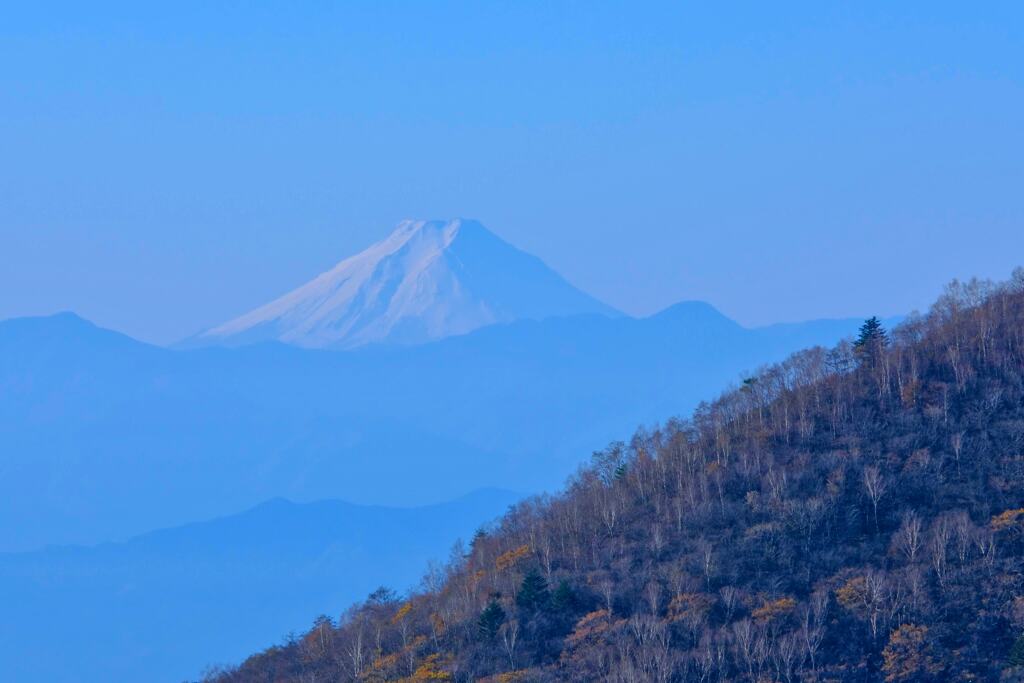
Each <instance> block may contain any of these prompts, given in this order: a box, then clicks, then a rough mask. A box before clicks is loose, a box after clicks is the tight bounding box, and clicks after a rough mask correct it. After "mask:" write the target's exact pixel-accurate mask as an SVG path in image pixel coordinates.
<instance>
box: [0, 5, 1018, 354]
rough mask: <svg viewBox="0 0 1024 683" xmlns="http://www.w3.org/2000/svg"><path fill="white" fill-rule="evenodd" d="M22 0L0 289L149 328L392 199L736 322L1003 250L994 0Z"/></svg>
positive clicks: (645, 299)
mask: <svg viewBox="0 0 1024 683" xmlns="http://www.w3.org/2000/svg"><path fill="white" fill-rule="evenodd" d="M20 5H21V6H11V7H8V8H6V9H5V13H4V19H3V21H2V22H0V157H2V159H3V162H2V163H0V318H3V317H10V316H16V315H28V314H41V313H49V312H53V311H57V310H65V309H71V310H75V311H77V312H79V313H80V314H82V315H84V316H86V317H88V318H91V319H93V320H95V321H96V322H99V323H101V324H104V325H107V326H111V327H114V328H116V329H119V330H122V331H125V332H128V333H129V334H132V335H134V336H137V337H139V338H142V339H146V340H150V341H156V342H167V341H172V340H175V339H177V338H180V337H183V336H186V335H188V334H190V333H192V332H195V331H197V330H198V329H200V328H203V327H206V326H209V325H212V324H214V323H217V322H220V321H222V320H224V319H226V318H229V317H232V316H234V315H236V314H238V313H241V312H243V311H244V310H247V309H248V308H251V307H253V306H255V305H257V304H260V303H263V302H264V301H266V300H268V299H269V298H271V297H274V296H276V295H278V294H281V293H283V292H284V291H286V290H288V289H290V288H291V287H294V286H295V285H298V284H300V283H301V282H304V281H305V280H307V279H309V278H310V277H312V276H313V275H315V274H317V273H318V272H320V271H322V270H324V269H326V268H327V267H329V266H330V265H332V264H333V263H334V262H335V261H337V260H339V259H340V258H342V257H344V256H346V255H349V254H350V253H353V252H355V251H357V250H359V249H361V248H363V247H365V246H367V245H368V244H369V243H371V242H373V241H375V240H376V239H379V238H381V237H382V236H384V235H385V234H386V233H387V232H388V231H389V230H390V229H391V227H392V226H393V224H394V223H396V222H397V221H398V220H400V219H402V218H405V217H425V218H445V217H452V216H470V217H474V218H477V219H479V220H481V221H483V222H484V223H485V224H486V225H488V226H489V227H491V229H493V230H494V231H495V232H497V233H499V234H500V235H502V236H503V237H505V238H506V239H507V240H509V241H511V242H512V243H513V244H516V245H517V246H520V247H522V248H524V249H526V250H528V251H531V252H533V253H535V254H537V255H539V256H541V257H542V258H544V259H545V260H546V261H547V262H548V263H549V264H550V265H552V266H553V267H555V268H556V269H557V270H559V271H560V272H562V273H563V274H564V275H565V276H566V277H568V278H569V279H570V280H571V281H572V282H574V283H575V284H577V285H578V286H580V287H581V288H583V289H585V290H587V291H588V292H590V293H592V294H594V295H595V296H598V297H599V298H602V299H604V300H605V301H607V302H608V303H610V304H612V305H615V306H617V307H619V308H622V309H623V310H626V311H628V312H630V313H634V314H646V313H650V312H653V311H655V310H658V309H659V308H662V307H664V306H666V305H669V304H671V303H673V302H675V301H678V300H681V299H703V300H707V301H709V302H711V303H713V304H715V305H716V306H718V307H719V308H720V309H722V310H723V312H725V313H726V314H728V315H730V316H732V317H734V318H736V319H737V320H739V321H740V322H743V323H746V324H761V323H768V322H773V321H781V320H798V319H807V318H814V317H831V316H847V315H867V314H871V313H879V314H885V315H887V314H892V313H898V312H905V311H907V310H909V309H912V308H915V307H920V306H924V305H926V304H927V303H928V302H929V301H930V300H931V299H933V298H934V296H935V295H936V294H937V292H938V291H939V289H940V288H941V286H942V284H943V283H944V282H946V281H947V280H949V279H950V278H952V277H965V276H970V275H975V274H976V275H981V276H992V277H1005V276H1006V275H1007V274H1008V273H1009V271H1010V269H1011V268H1012V267H1013V266H1014V265H1018V264H1021V263H1024V192H1022V191H1021V188H1022V187H1024V126H1022V125H1021V122H1022V121H1024V47H1022V45H1024V6H1022V5H1021V4H1020V3H998V2H993V3H984V4H983V5H976V6H974V7H972V6H970V5H969V4H968V3H935V2H932V3H899V6H898V7H893V6H891V5H894V3H857V6H855V7H854V6H841V5H838V4H836V5H833V4H830V3H820V2H817V3H788V4H786V5H785V7H778V6H775V5H776V4H772V6H770V7H769V3H750V4H744V3H729V4H721V3H719V4H715V5H714V6H713V7H712V6H711V5H710V4H704V5H703V6H699V7H698V6H696V5H692V4H690V3H677V2H674V3H635V2H634V3H597V2H561V3H550V2H543V3H528V2H521V3H484V2H474V3H452V2H430V3H413V2H382V1H379V0H378V1H376V2H347V3H327V2H315V3H314V2H308V3H297V2H291V3H283V2H282V3H242V2H221V3H208V2H203V3H193V2H178V3H162V4H159V5H162V6H157V5H158V4H157V3H102V2H98V3H88V4H86V3H66V4H65V3H47V2H39V3H21V4H20Z"/></svg>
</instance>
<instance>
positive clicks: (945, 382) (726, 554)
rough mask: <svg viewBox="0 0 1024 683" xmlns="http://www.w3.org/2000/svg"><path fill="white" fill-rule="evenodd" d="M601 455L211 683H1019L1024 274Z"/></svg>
mask: <svg viewBox="0 0 1024 683" xmlns="http://www.w3.org/2000/svg"><path fill="white" fill-rule="evenodd" d="M859 342H860V343H858V344H856V345H850V344H841V345H840V346H838V347H836V348H834V349H832V350H825V349H822V348H812V349H808V350H806V351H803V352H800V353H797V354H795V355H793V356H792V357H790V358H789V359H788V360H786V361H784V362H781V363H779V364H777V365H773V366H770V367H768V368H766V369H765V370H764V371H762V372H759V373H757V374H756V375H753V376H751V377H749V378H747V379H746V380H745V381H744V382H743V384H742V386H741V387H740V388H738V389H736V390H734V391H730V392H728V393H726V394H724V395H723V396H722V397H721V398H719V399H718V400H716V401H714V402H713V403H710V404H704V405H701V406H700V407H699V408H698V409H697V410H696V411H695V412H694V414H693V416H692V418H690V419H688V420H679V421H672V422H669V423H668V424H666V425H664V426H663V427H661V428H660V429H656V430H650V431H641V432H638V433H637V434H636V435H635V436H634V437H633V438H632V439H631V440H630V442H629V443H614V444H612V445H610V446H609V447H608V448H607V449H605V450H603V451H601V452H599V453H596V454H595V455H594V458H593V463H592V465H591V466H589V467H586V468H584V469H582V470H581V471H580V472H579V473H578V474H577V475H576V476H574V477H573V478H572V479H571V481H570V482H569V484H568V487H567V488H566V490H565V492H564V493H562V494H561V495H558V496H555V497H551V498H542V499H533V500H529V501H527V502H524V503H521V504H520V505H518V506H517V507H516V508H515V509H514V510H512V511H511V512H510V513H509V514H508V515H506V516H505V517H504V518H503V519H502V520H501V522H500V524H498V525H497V526H495V527H493V528H490V529H486V530H483V531H481V532H480V533H478V534H477V536H476V537H475V538H474V539H473V542H472V545H471V547H470V548H469V549H467V551H466V552H465V554H464V556H463V557H461V558H458V559H457V560H456V561H455V562H453V564H451V565H450V566H449V567H448V568H447V571H446V572H445V573H444V574H443V575H436V574H435V575H430V576H428V577H427V578H426V579H425V580H424V585H423V589H422V590H421V591H420V592H418V593H415V594H412V595H410V596H407V597H405V598H402V599H392V598H390V597H387V596H385V597H384V598H380V597H379V596H377V597H375V598H371V599H369V600H368V601H367V602H365V603H363V604H362V605H359V606H357V607H355V608H353V609H352V610H351V611H349V612H348V613H346V614H345V615H344V616H343V617H342V619H341V620H340V624H339V625H335V624H332V623H330V622H327V621H321V622H319V623H317V624H315V625H314V627H313V628H312V629H311V630H310V631H309V632H307V633H305V634H303V635H302V636H300V637H296V638H294V639H290V640H288V641H287V642H285V643H284V644H283V645H281V646H279V647H275V648H272V649H270V650H267V651H266V652H263V653H261V654H258V655H255V656H253V657H251V658H250V659H248V660H247V661H245V662H244V663H243V664H242V665H240V666H239V667H238V668H237V669H230V670H226V671H223V672H221V673H220V674H214V675H211V676H210V678H209V680H213V681H220V682H221V683H249V682H257V681H260V682H269V681H356V680H359V681H385V680H387V681H397V680H405V681H413V680H452V681H474V680H477V681H492V682H496V681H503V682H509V681H549V680H552V681H553V680H566V681H623V682H625V681H637V682H639V681H665V682H667V681H684V680H685V681H762V680H763V681H787V682H789V681H878V680H883V679H885V680H887V681H927V680H936V681H938V680H985V681H993V680H1000V678H1001V677H1002V678H1004V679H1007V680H1015V679H1016V678H1015V677H1016V676H1017V674H1016V673H1015V671H1018V670H1016V669H1015V668H1014V666H1015V665H1020V664H1024V638H1022V637H1021V632H1022V628H1024V576H1022V572H1021V567H1022V559H1024V271H1020V270H1018V271H1016V272H1015V274H1014V278H1013V279H1012V280H1011V281H1010V282H1009V283H1007V284H1004V285H999V286H993V285H989V284H986V283H979V282H972V283H970V284H968V285H960V284H956V283H954V285H952V286H951V287H950V288H949V290H948V291H947V292H946V294H944V295H943V297H941V299H940V300H939V301H938V302H937V303H936V304H935V306H934V307H933V308H932V310H931V311H930V312H929V313H928V315H926V316H924V317H916V318H913V319H910V320H908V321H906V322H905V323H904V324H903V325H901V326H900V327H898V328H897V329H894V330H890V331H889V332H888V334H886V333H885V331H884V330H881V329H879V328H877V327H875V326H873V325H871V324H866V325H865V327H864V328H862V335H861V338H860V340H859Z"/></svg>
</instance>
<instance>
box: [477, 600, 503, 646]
mask: <svg viewBox="0 0 1024 683" xmlns="http://www.w3.org/2000/svg"><path fill="white" fill-rule="evenodd" d="M503 623H505V610H503V609H502V608H501V605H500V604H498V601H497V600H495V599H493V598H492V599H491V601H490V602H489V603H488V604H487V607H485V608H484V611H483V612H481V613H480V619H479V621H478V622H477V627H478V629H479V631H480V637H481V638H483V639H484V640H494V637H495V636H497V635H498V629H499V628H501V625H502V624H503Z"/></svg>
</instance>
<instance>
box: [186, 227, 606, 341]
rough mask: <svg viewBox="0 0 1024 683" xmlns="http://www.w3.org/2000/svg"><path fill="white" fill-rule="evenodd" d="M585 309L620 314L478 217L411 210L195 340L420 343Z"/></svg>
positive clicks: (579, 311)
mask: <svg viewBox="0 0 1024 683" xmlns="http://www.w3.org/2000/svg"><path fill="white" fill-rule="evenodd" d="M584 313H598V314H604V315H618V313H617V311H615V310H614V309H612V308H610V307H609V306H606V305H605V304H603V303H601V302H600V301H597V300H596V299H594V298H592V297H590V296H589V295H587V294H584V293H583V292H581V291H580V290H578V289H576V288H575V287H573V286H572V285H570V284H569V283H568V282H566V281H565V279H563V278H562V277H561V276H560V275H559V274H558V273H556V272H554V271H553V270H551V269H550V268H548V266H546V265H545V264H544V262H543V261H541V260H540V259H538V258H537V257H535V256H532V255H530V254H527V253H526V252H523V251H521V250H519V249H516V248H515V247H513V246H512V245H510V244H508V243H507V242H505V241H504V240H502V239H501V238H500V237H498V236H497V235H495V234H494V233H492V232H490V231H489V230H487V228H485V227H484V226H483V225H481V224H480V223H478V222H476V221H472V220H466V219H461V218H457V219H453V220H450V221H412V220H406V221H402V222H401V223H399V224H398V227H397V228H396V229H395V231H394V232H392V233H391V235H389V236H388V237H387V238H386V239H384V240H383V241H381V242H378V243H377V244H374V245H373V246H371V247H370V248H368V249H366V250H365V251H363V252H361V253H359V254H356V255H355V256H352V257H349V258H347V259H345V260H344V261H342V262H341V263H339V264H338V265H336V266H335V267H334V268H332V269H331V270H329V271H327V272H326V273H323V274H321V275H319V276H318V277H316V278H315V279H313V280H312V281H310V282H308V283H306V284H305V285H302V286H301V287H299V288H298V289H296V290H293V291H292V292H289V293H288V294H285V295H284V296H282V297H281V298H279V299H276V300H274V301H271V302H270V303H268V304H266V305H264V306H261V307H260V308H257V309H255V310H253V311H251V312H249V313H246V314H245V315H242V316H240V317H238V318H235V319H234V320H231V321H229V322H226V323H224V324H223V325H220V326H218V327H215V328H213V329H211V330H208V331H206V332H203V333H201V334H199V335H198V336H196V337H193V338H192V339H190V340H188V344H189V345H208V344H220V345H227V346H238V345H242V344H249V343H254V342H260V341H271V340H273V341H281V342H285V343H288V344H294V345H296V346H303V347H310V348H333V349H349V348H354V347H357V346H363V345H365V344H373V343H388V344H418V343H422V342H427V341H431V340H434V339H441V338H443V337H448V336H452V335H457V334H464V333H466V332H470V331H472V330H475V329H477V328H480V327H484V326H485V325H491V324H494V323H507V322H512V321H515V320H523V319H535V320H540V319H543V318H552V317H558V316H567V315H578V314H584Z"/></svg>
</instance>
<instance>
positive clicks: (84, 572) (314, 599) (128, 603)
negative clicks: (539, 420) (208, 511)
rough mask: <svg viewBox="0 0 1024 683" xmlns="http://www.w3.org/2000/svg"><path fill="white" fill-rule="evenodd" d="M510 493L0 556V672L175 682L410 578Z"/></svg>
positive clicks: (16, 676) (330, 506)
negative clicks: (55, 644) (55, 648)
mask: <svg viewBox="0 0 1024 683" xmlns="http://www.w3.org/2000/svg"><path fill="white" fill-rule="evenodd" d="M518 497H519V496H517V495H516V494H513V493H510V492H507V491H502V490H496V489H491V490H486V491H478V492H475V493H473V494H471V495H467V496H464V497H462V498H459V499H458V500H455V501H452V502H450V503H445V504H442V505H432V506H427V507H416V508H404V509H403V508H388V507H377V506H360V505H352V504H350V503H345V502H342V501H338V500H323V501H316V502H312V503H305V504H298V503H292V502H289V501H287V500H284V499H281V498H277V499H274V500H270V501H267V502H266V503H262V504H260V505H258V506H256V507H254V508H252V509H250V510H246V511H244V512H241V513H238V514H234V515H230V516H227V517H223V518H219V519H215V520H210V521H205V522H201V523H195V524H188V525H185V526H181V527H176V528H171V529H164V530H160V531H155V532H151V533H148V534H144V535H142V536H139V537H137V538H133V539H131V540H130V541H128V542H126V543H106V544H103V545H98V546H92V547H82V546H71V547H58V548H47V549H44V550H39V551H35V552H30V553H13V554H5V553H0V603H2V604H3V610H4V618H3V619H0V679H2V680H5V681H48V682H50V683H65V682H66V683H71V682H79V681H154V682H159V681H166V682H167V683H177V682H178V681H182V680H186V679H188V678H190V677H194V676H195V674H196V673H197V672H198V671H199V670H201V669H202V668H203V667H205V666H206V665H207V664H209V663H211V662H215V661H231V660H235V659H238V658H240V657H242V656H243V655H244V654H246V653H247V652H249V651H251V650H252V649H254V648H258V647H266V646H268V645H270V644H272V643H274V642H276V641H278V639H279V636H280V633H281V629H282V628H284V629H285V630H288V629H295V630H298V629H304V628H307V627H308V626H309V624H310V623H311V622H312V621H313V619H314V618H315V617H317V616H318V615H320V614H322V613H324V612H327V613H328V614H331V615H333V616H335V617H336V616H337V615H338V613H340V612H341V611H342V610H343V609H345V608H346V607H347V606H348V605H350V604H352V603H353V602H356V601H358V600H363V599H365V598H366V597H367V595H369V594H370V593H371V591H373V590H375V589H376V588H378V587H379V586H381V585H385V586H391V587H394V588H396V589H398V590H404V589H405V588H407V587H410V586H412V585H414V584H415V583H417V582H418V581H419V579H420V577H421V576H422V572H423V571H424V569H425V568H426V567H427V565H428V563H429V562H430V561H431V560H435V561H442V560H444V559H446V558H447V557H448V554H449V550H450V548H451V547H452V543H453V541H454V540H455V539H456V538H460V537H461V538H464V539H468V538H469V537H470V535H471V534H472V533H473V532H474V531H475V529H476V528H477V527H478V526H479V525H481V524H483V523H485V522H486V521H487V520H489V519H492V518H494V517H496V516H498V515H499V514H501V513H502V512H504V511H505V510H506V508H507V507H508V506H509V505H510V504H512V503H513V502H515V501H516V500H517V499H518ZM58 615H59V616H58ZM55 641H58V642H61V643H63V645H62V646H61V648H60V654H59V656H53V651H52V644H53V642H55Z"/></svg>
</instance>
